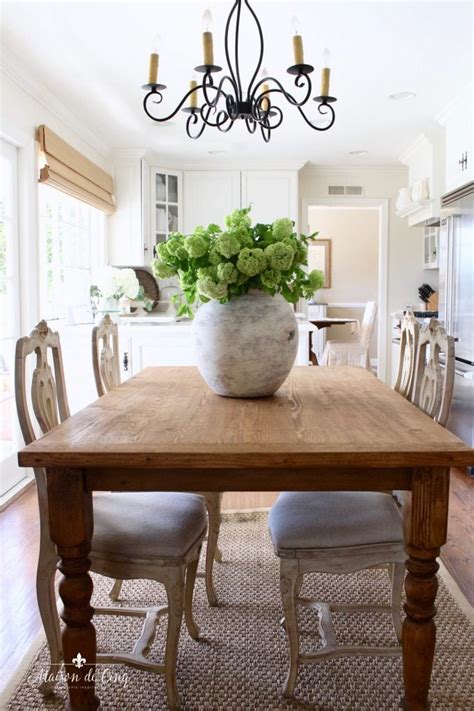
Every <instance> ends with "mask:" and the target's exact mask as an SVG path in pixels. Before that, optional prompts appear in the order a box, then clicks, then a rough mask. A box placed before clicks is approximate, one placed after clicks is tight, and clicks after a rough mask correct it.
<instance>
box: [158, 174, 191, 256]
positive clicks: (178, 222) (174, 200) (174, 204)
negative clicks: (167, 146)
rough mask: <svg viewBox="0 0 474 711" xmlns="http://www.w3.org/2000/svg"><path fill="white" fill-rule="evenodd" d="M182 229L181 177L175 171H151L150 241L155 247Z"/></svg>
mask: <svg viewBox="0 0 474 711" xmlns="http://www.w3.org/2000/svg"><path fill="white" fill-rule="evenodd" d="M182 229H183V175H182V173H181V172H180V171H176V170H162V169H161V168H152V169H151V239H152V247H153V254H154V251H155V250H154V248H155V246H156V245H157V244H158V243H160V242H165V241H166V240H167V239H168V237H169V235H170V234H171V233H172V232H181V231H182Z"/></svg>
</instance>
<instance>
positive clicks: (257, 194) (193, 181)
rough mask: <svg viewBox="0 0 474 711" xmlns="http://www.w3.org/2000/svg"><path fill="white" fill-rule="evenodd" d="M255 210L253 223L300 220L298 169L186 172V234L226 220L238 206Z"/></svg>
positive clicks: (220, 223) (221, 224)
mask: <svg viewBox="0 0 474 711" xmlns="http://www.w3.org/2000/svg"><path fill="white" fill-rule="evenodd" d="M249 205H251V207H252V222H253V223H256V222H273V220H275V219H276V218H277V217H289V218H291V219H292V220H294V221H295V223H297V221H298V171H297V170H247V171H242V172H241V171H238V170H237V171H235V170H222V171H214V170H190V171H186V172H185V173H184V231H185V233H189V232H192V231H193V229H194V228H195V227H196V226H197V225H208V224H210V223H212V222H214V223H216V224H218V225H220V226H222V227H223V226H224V218H225V216H226V215H228V214H229V213H230V212H232V210H235V209H236V208H239V207H248V206H249Z"/></svg>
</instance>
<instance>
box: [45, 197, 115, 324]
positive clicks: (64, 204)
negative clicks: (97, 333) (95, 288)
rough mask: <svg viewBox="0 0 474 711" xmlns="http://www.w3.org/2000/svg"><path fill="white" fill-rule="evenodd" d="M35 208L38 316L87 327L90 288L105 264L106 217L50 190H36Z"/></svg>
mask: <svg viewBox="0 0 474 711" xmlns="http://www.w3.org/2000/svg"><path fill="white" fill-rule="evenodd" d="M39 204H40V275H41V276H40V280H41V281H40V303H41V316H42V318H45V319H47V320H51V319H65V320H66V322H67V323H69V324H75V323H88V322H90V321H91V320H92V315H91V304H90V297H89V290H90V286H91V284H92V283H93V280H94V277H95V276H96V272H97V271H98V270H100V269H101V268H102V267H103V266H104V265H105V263H106V217H105V215H104V214H103V213H102V212H101V211H100V210H98V209H97V208H95V207H91V206H89V205H86V204H85V203H83V202H81V201H80V200H77V199H76V198H73V197H70V196H69V195H66V194H65V193H62V192H60V191H59V190H55V189H54V188H51V187H49V186H48V185H40V186H39Z"/></svg>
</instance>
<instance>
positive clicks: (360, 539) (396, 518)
mask: <svg viewBox="0 0 474 711" xmlns="http://www.w3.org/2000/svg"><path fill="white" fill-rule="evenodd" d="M269 529H270V536H271V538H272V542H273V545H274V547H275V552H276V553H277V555H278V556H286V557H296V556H297V554H298V551H302V552H304V551H307V550H315V549H318V548H325V549H327V548H330V549H332V550H334V548H350V547H351V546H366V545H374V544H380V543H382V544H385V543H400V545H403V528H402V518H401V515H400V512H399V510H398V507H397V505H396V504H395V502H394V500H393V498H392V496H391V495H389V494H378V493H373V492H370V491H367V492H352V491H335V492H318V491H308V492H292V491H291V492H284V493H282V494H280V496H279V498H278V500H277V502H276V503H275V505H274V506H273V508H272V510H271V512H270V518H269Z"/></svg>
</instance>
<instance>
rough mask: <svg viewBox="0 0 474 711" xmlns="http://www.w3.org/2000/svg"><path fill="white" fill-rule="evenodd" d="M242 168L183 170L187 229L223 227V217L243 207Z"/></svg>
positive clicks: (185, 223) (188, 231)
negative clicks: (241, 189)
mask: <svg viewBox="0 0 474 711" xmlns="http://www.w3.org/2000/svg"><path fill="white" fill-rule="evenodd" d="M240 205H241V201H240V171H238V170H221V171H217V170H190V171H186V172H185V173H184V232H185V234H189V233H190V232H192V231H193V230H194V228H195V227H197V226H198V225H204V226H206V227H207V225H209V224H211V223H215V224H217V225H220V226H221V227H224V217H225V216H226V215H228V214H229V213H231V212H232V210H235V209H236V208H238V207H240Z"/></svg>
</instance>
